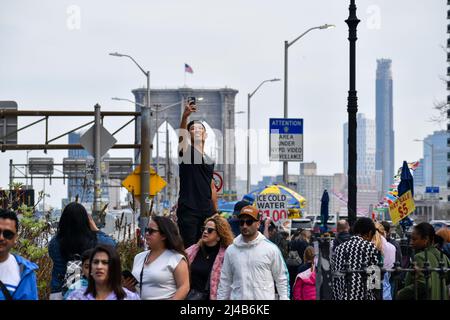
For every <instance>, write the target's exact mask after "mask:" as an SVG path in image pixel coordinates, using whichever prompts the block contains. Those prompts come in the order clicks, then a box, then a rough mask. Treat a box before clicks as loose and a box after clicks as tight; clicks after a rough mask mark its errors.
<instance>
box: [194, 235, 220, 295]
mask: <svg viewBox="0 0 450 320" xmlns="http://www.w3.org/2000/svg"><path fill="white" fill-rule="evenodd" d="M219 249H220V243H218V244H217V245H215V246H214V247H208V246H203V248H202V247H200V249H199V250H198V253H197V255H196V256H195V258H194V261H192V265H191V282H192V283H191V288H193V289H196V290H198V291H204V290H205V286H206V281H207V280H208V276H209V275H210V274H211V270H212V267H213V264H214V260H216V256H217V253H218V252H219ZM210 282H211V280H210Z"/></svg>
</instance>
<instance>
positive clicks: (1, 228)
mask: <svg viewBox="0 0 450 320" xmlns="http://www.w3.org/2000/svg"><path fill="white" fill-rule="evenodd" d="M18 231H19V220H18V218H17V215H16V214H15V213H14V212H12V211H8V210H3V209H0V300H37V299H38V295H37V285H36V275H35V271H34V270H36V269H38V266H37V265H36V264H34V263H32V262H30V261H28V260H26V259H24V258H22V257H21V256H19V255H13V254H10V253H9V252H10V250H11V249H12V248H13V247H14V245H15V244H16V241H17V238H18V234H17V233H18Z"/></svg>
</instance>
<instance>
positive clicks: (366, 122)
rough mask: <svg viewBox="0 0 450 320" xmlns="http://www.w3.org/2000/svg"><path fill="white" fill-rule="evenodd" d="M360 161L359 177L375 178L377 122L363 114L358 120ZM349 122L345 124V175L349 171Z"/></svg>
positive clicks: (358, 162)
mask: <svg viewBox="0 0 450 320" xmlns="http://www.w3.org/2000/svg"><path fill="white" fill-rule="evenodd" d="M356 122H357V125H358V127H357V133H356V134H357V136H358V140H357V146H356V150H357V152H358V160H357V164H356V171H357V175H358V176H373V175H374V174H375V121H374V120H372V119H367V118H366V117H365V116H364V114H363V113H358V115H357V118H356ZM347 140H348V122H346V123H344V173H345V174H347V171H348V143H347Z"/></svg>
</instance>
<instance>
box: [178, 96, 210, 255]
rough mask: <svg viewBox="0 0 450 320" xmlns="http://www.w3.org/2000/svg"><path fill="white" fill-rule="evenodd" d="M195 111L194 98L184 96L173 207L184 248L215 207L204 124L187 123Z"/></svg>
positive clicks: (198, 122) (199, 233) (192, 239)
mask: <svg viewBox="0 0 450 320" xmlns="http://www.w3.org/2000/svg"><path fill="white" fill-rule="evenodd" d="M196 111H197V106H196V104H195V98H194V97H190V98H188V103H187V104H186V106H185V108H184V113H183V116H182V118H181V124H180V134H179V175H180V193H179V198H178V208H177V219H178V220H177V222H178V227H179V229H180V233H181V237H182V238H183V241H184V247H185V248H188V247H190V246H191V245H192V244H194V243H196V242H197V241H198V239H200V237H201V227H202V225H203V222H204V221H205V219H206V218H208V217H210V216H211V215H213V214H214V213H215V212H216V211H217V194H216V189H215V186H214V180H213V172H214V162H213V161H212V160H211V158H209V157H208V156H207V155H206V154H205V151H204V148H205V140H206V137H207V134H206V128H205V126H204V125H203V124H202V122H201V121H199V120H192V121H190V122H189V123H188V119H189V116H190V115H191V114H192V113H193V112H196Z"/></svg>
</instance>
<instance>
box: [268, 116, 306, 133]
mask: <svg viewBox="0 0 450 320" xmlns="http://www.w3.org/2000/svg"><path fill="white" fill-rule="evenodd" d="M270 133H278V134H303V119H284V118H281V119H270Z"/></svg>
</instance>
